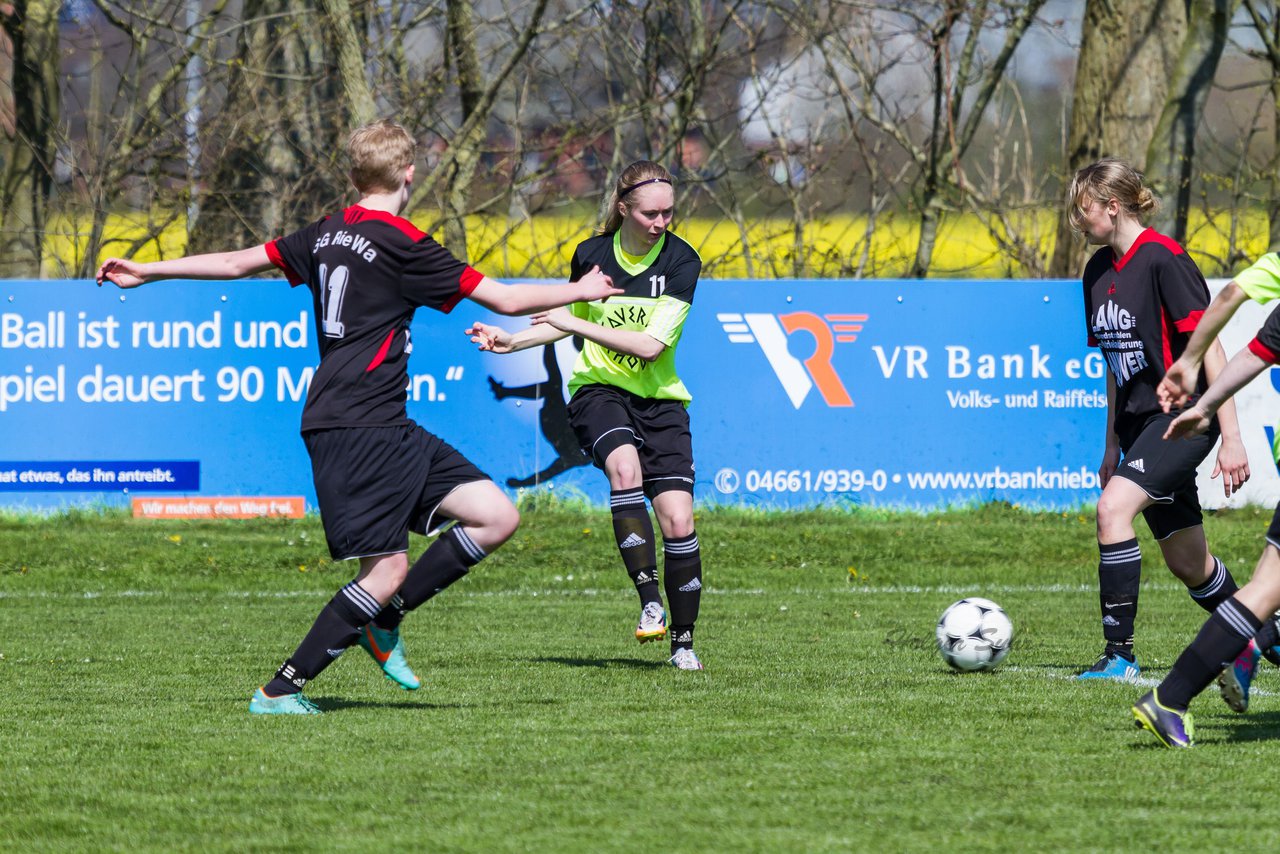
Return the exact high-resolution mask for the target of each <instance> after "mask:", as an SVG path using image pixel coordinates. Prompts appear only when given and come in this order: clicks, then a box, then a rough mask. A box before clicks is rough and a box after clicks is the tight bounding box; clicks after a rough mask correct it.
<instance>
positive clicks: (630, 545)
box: [618, 533, 648, 549]
mask: <svg viewBox="0 0 1280 854" xmlns="http://www.w3.org/2000/svg"><path fill="white" fill-rule="evenodd" d="M646 542H648V540H646V539H645V538H644V537H642V536H640V535H639V534H635V533H632V534H627V538H626V539H625V540H623V541H622V542H620V543H618V548H620V549H634V548H636V547H638V546H643V545H644V544H645V543H646Z"/></svg>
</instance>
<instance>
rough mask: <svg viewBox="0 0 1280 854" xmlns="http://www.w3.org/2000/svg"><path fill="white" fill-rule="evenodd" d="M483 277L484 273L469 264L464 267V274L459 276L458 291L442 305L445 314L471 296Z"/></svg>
mask: <svg viewBox="0 0 1280 854" xmlns="http://www.w3.org/2000/svg"><path fill="white" fill-rule="evenodd" d="M483 278H484V273H481V272H480V271H479V270H477V269H476V268H474V267H472V266H471V265H469V264H468V265H467V266H466V267H465V268H464V269H463V271H462V275H461V276H459V277H458V292H457V293H456V294H454V295H453V296H451V297H449V299H448V301H447V302H446V303H445V304H444V305H442V306H440V310H441V311H442V312H444V313H445V314H448V313H449V312H451V311H453V308H454V306H456V305H457V304H458V303H460V302H462V301H463V300H464V299H466V298H467V297H469V296H471V292H472V291H474V290H475V289H476V285H478V284H480V281H481V280H482V279H483Z"/></svg>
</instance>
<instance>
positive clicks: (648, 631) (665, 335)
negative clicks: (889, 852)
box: [468, 160, 702, 670]
mask: <svg viewBox="0 0 1280 854" xmlns="http://www.w3.org/2000/svg"><path fill="white" fill-rule="evenodd" d="M674 214H675V190H674V188H673V187H672V178H671V175H670V173H668V172H667V170H666V169H665V168H663V167H662V166H661V165H660V164H657V163H654V162H652V161H649V160H639V161H636V162H635V163H632V164H631V165H630V166H628V167H627V168H626V169H624V170H622V174H621V175H619V176H618V180H617V183H616V184H615V185H614V187H613V190H612V193H611V195H610V197H609V202H608V206H607V213H606V217H605V222H604V225H603V226H602V227H601V228H600V229H599V231H598V232H597V234H596V235H595V236H594V237H591V238H588V239H587V240H584V241H583V242H582V243H580V244H578V247H577V249H576V250H575V251H574V253H573V261H572V264H571V267H570V279H571V280H573V281H576V280H577V279H578V277H579V276H582V275H584V274H585V273H587V272H588V271H589V270H591V269H592V268H593V267H596V266H598V267H599V268H600V270H601V271H602V272H603V273H604V274H605V275H607V276H610V277H612V280H613V283H614V286H615V287H619V288H622V289H624V291H625V293H624V294H623V295H621V296H614V297H610V298H609V299H608V300H599V301H596V302H589V303H587V302H580V303H575V304H574V305H572V306H570V307H568V308H565V309H562V310H559V311H547V312H542V313H541V314H536V315H534V316H533V326H531V327H529V328H528V329H525V330H522V331H520V332H517V333H515V334H514V335H513V334H510V333H508V332H506V331H505V330H503V329H501V328H499V327H496V326H489V325H487V324H483V323H477V324H474V325H473V326H472V327H471V328H470V329H469V330H468V334H470V335H471V340H472V341H473V342H475V343H476V344H478V345H479V346H480V349H481V350H487V351H490V352H493V353H513V352H515V351H517V350H524V349H526V348H529V347H537V346H541V345H544V344H549V343H551V342H553V341H557V340H559V339H561V338H564V337H566V336H568V335H577V336H580V337H581V338H583V339H584V342H585V343H584V346H583V348H582V352H581V353H580V354H579V355H578V361H577V364H576V365H575V367H574V371H573V375H572V377H571V378H570V380H569V395H570V400H569V421H570V423H571V424H572V426H573V429H574V432H575V433H576V434H577V437H578V441H579V442H580V443H581V445H582V448H583V450H584V451H585V452H586V453H587V454H589V455H590V456H591V459H592V460H593V461H594V462H595V464H596V466H598V467H599V468H600V469H602V470H603V471H604V473H605V475H606V476H607V477H608V478H609V503H610V508H611V511H612V515H613V532H614V538H615V540H616V542H617V546H618V552H619V554H620V555H621V557H622V564H623V567H624V568H625V569H626V572H627V575H628V577H630V579H631V581H632V583H633V584H634V585H635V588H636V592H637V593H638V594H639V597H640V621H639V623H638V624H637V626H636V630H635V637H636V639H637V640H638V641H640V642H641V643H647V642H649V641H656V640H661V639H663V638H664V637H667V636H668V634H669V636H670V642H671V658H670V659H669V661H670V663H671V664H672V665H674V666H675V667H677V668H679V669H681V670H701V669H702V662H701V661H700V660H699V659H698V656H697V655H696V654H695V653H694V651H693V630H694V624H695V622H696V621H697V618H698V606H699V603H700V600H701V595H702V552H701V549H700V548H699V546H698V535H697V533H696V532H695V531H694V527H693V444H692V440H691V438H690V431H689V414H688V411H687V409H686V407H687V406H688V404H689V401H690V400H691V397H690V395H689V391H688V389H686V388H685V386H684V383H682V382H681V381H680V378H679V376H678V375H677V374H676V367H675V350H676V345H677V344H679V342H680V336H681V333H682V331H683V329H684V322H685V318H686V317H688V314H689V309H690V307H691V306H692V304H693V292H694V289H695V287H696V286H697V284H698V275H699V274H700V273H701V272H702V259H701V258H699V257H698V253H697V252H696V251H694V249H693V247H692V246H690V245H689V244H688V243H686V242H685V241H683V240H681V239H680V238H679V237H678V236H676V235H675V234H672V233H671V232H670V231H669V230H668V229H669V227H670V225H671V219H672V217H673V216H674ZM646 498H647V499H648V501H649V503H650V504H652V506H653V512H654V515H655V516H657V519H658V527H659V529H660V530H661V531H662V546H663V549H662V550H663V571H662V582H663V585H662V586H663V592H665V593H666V607H664V605H663V598H662V593H661V592H659V587H658V571H657V548H656V545H655V543H654V533H653V523H652V521H651V520H650V518H649V509H648V507H647V506H646V504H645V499H646ZM667 608H670V625H668V612H667Z"/></svg>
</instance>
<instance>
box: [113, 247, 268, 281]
mask: <svg viewBox="0 0 1280 854" xmlns="http://www.w3.org/2000/svg"><path fill="white" fill-rule="evenodd" d="M273 266H274V265H273V264H272V263H271V259H270V258H268V257H267V248H266V246H265V245H263V246H253V247H250V248H248V249H239V250H236V251H234V252H214V253H211V254H209V255H188V256H187V257H185V258H174V259H173V260H171V261H151V262H149V263H145V264H144V263H140V262H138V261H132V260H129V259H127V258H108V259H107V260H106V261H104V262H102V266H101V267H99V268H98V276H97V279H98V285H99V286H101V285H102V283H103V282H111V283H112V284H114V285H116V286H117V287H121V288H136V287H138V285H142V284H145V283H147V282H158V281H160V280H161V279H239V278H243V277H244V276H251V275H253V274H254V273H261V272H264V271H266V270H270V269H271V268H272V267H273Z"/></svg>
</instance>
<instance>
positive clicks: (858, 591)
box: [0, 583, 1185, 599]
mask: <svg viewBox="0 0 1280 854" xmlns="http://www.w3.org/2000/svg"><path fill="white" fill-rule="evenodd" d="M1097 589H1098V588H1097V586H1095V585H1092V584H987V585H976V584H938V585H918V584H887V585H877V584H850V585H848V586H845V587H828V588H813V587H792V588H789V589H786V590H777V591H772V592H773V594H774V595H795V596H819V595H821V596H828V595H831V594H837V595H868V596H877V595H888V596H902V595H933V594H936V593H946V594H949V595H954V596H963V595H966V594H971V595H975V596H977V595H982V596H988V597H990V596H994V595H996V594H1000V593H1096V592H1097ZM1143 589H1144V590H1162V591H1168V590H1175V591H1176V590H1183V589H1185V588H1183V587H1182V585H1180V584H1173V583H1154V584H1144V585H1143ZM619 592H626V588H625V585H622V584H619V585H618V587H616V588H612V587H611V588H609V589H607V590H602V589H599V588H594V587H565V588H558V589H543V590H458V591H450V594H449V595H450V596H452V597H454V598H457V597H459V596H462V597H467V598H474V599H487V598H499V599H501V598H524V597H537V596H600V595H605V596H612V595H615V594H618V593H619ZM770 592H771V591H766V590H762V589H759V588H747V587H741V588H738V587H711V586H708V587H704V588H703V593H706V594H710V595H712V596H764V595H766V594H768V593H770ZM332 595H333V594H332V593H331V592H329V591H324V590H220V591H217V592H213V593H207V592H190V591H181V590H114V591H106V592H104V591H95V590H86V591H83V592H60V593H55V592H49V591H27V590H0V599H144V598H148V597H156V598H160V597H165V596H181V597H190V598H196V597H200V598H205V599H210V598H212V599H310V598H319V597H322V596H332Z"/></svg>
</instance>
